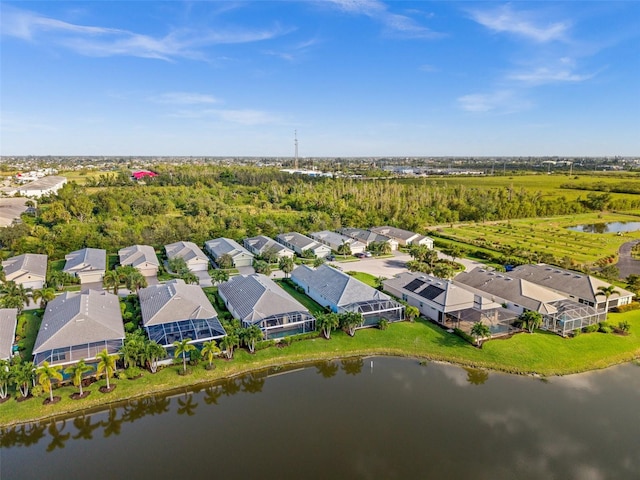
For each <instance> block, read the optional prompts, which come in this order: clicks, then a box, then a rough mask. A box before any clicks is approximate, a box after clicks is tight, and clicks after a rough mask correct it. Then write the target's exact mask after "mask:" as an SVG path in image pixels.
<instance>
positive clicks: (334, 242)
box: [309, 230, 367, 255]
mask: <svg viewBox="0 0 640 480" xmlns="http://www.w3.org/2000/svg"><path fill="white" fill-rule="evenodd" d="M309 236H310V237H311V238H313V239H314V240H317V241H318V242H320V243H324V244H325V245H328V246H329V247H331V250H333V251H334V252H338V250H339V249H340V247H341V246H342V244H347V245H349V248H350V250H351V254H352V255H355V254H356V253H364V252H365V250H366V249H367V246H366V245H365V244H364V243H362V242H360V241H358V240H354V239H353V238H351V237H347V236H346V235H342V234H341V233H336V232H331V231H329V230H323V231H321V232H314V233H310V234H309Z"/></svg>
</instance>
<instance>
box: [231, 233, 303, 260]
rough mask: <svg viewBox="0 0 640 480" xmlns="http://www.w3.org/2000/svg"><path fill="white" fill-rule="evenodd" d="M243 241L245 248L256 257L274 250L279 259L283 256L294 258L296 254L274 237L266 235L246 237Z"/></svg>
mask: <svg viewBox="0 0 640 480" xmlns="http://www.w3.org/2000/svg"><path fill="white" fill-rule="evenodd" d="M243 243H244V246H245V248H246V249H247V250H249V251H250V252H251V253H253V254H254V255H255V256H256V257H260V256H264V255H266V254H267V252H273V254H275V255H276V256H277V257H278V259H280V258H283V257H289V258H293V257H295V255H296V254H295V252H294V251H293V250H291V249H290V248H287V247H285V246H284V245H282V244H281V243H278V242H276V241H275V240H274V239H272V238H269V237H265V236H264V235H258V236H257V237H251V238H245V239H244V242H243Z"/></svg>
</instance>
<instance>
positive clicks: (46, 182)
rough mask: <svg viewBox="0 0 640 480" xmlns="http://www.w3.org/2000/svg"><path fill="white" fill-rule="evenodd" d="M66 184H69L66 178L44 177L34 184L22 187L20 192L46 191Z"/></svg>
mask: <svg viewBox="0 0 640 480" xmlns="http://www.w3.org/2000/svg"><path fill="white" fill-rule="evenodd" d="M64 183H67V178H66V177H59V176H55V175H50V176H48V177H42V178H39V179H38V180H34V181H33V182H30V183H27V184H25V185H22V186H21V187H20V188H19V190H21V191H25V192H28V191H31V190H46V189H48V188H52V187H55V186H57V185H61V184H64Z"/></svg>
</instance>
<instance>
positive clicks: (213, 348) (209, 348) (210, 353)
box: [202, 340, 220, 369]
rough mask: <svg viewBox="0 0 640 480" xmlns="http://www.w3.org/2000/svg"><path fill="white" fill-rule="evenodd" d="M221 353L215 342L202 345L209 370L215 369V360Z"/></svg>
mask: <svg viewBox="0 0 640 480" xmlns="http://www.w3.org/2000/svg"><path fill="white" fill-rule="evenodd" d="M219 353H220V348H219V347H218V345H217V344H216V342H215V340H210V341H208V342H204V343H203V344H202V354H203V355H204V356H205V358H206V359H207V362H208V365H209V369H212V368H213V359H214V358H215V357H216V356H217V355H218V354H219Z"/></svg>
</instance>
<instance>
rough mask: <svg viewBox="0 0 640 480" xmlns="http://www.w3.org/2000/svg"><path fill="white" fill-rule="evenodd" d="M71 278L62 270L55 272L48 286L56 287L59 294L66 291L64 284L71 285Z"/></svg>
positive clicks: (50, 276)
mask: <svg viewBox="0 0 640 480" xmlns="http://www.w3.org/2000/svg"><path fill="white" fill-rule="evenodd" d="M70 278H71V276H70V275H69V274H68V273H66V272H63V271H62V270H54V271H53V272H51V273H50V274H49V279H48V280H47V285H49V286H50V287H55V289H56V290H58V291H59V292H60V291H62V290H63V289H64V284H65V283H69V281H70Z"/></svg>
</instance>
